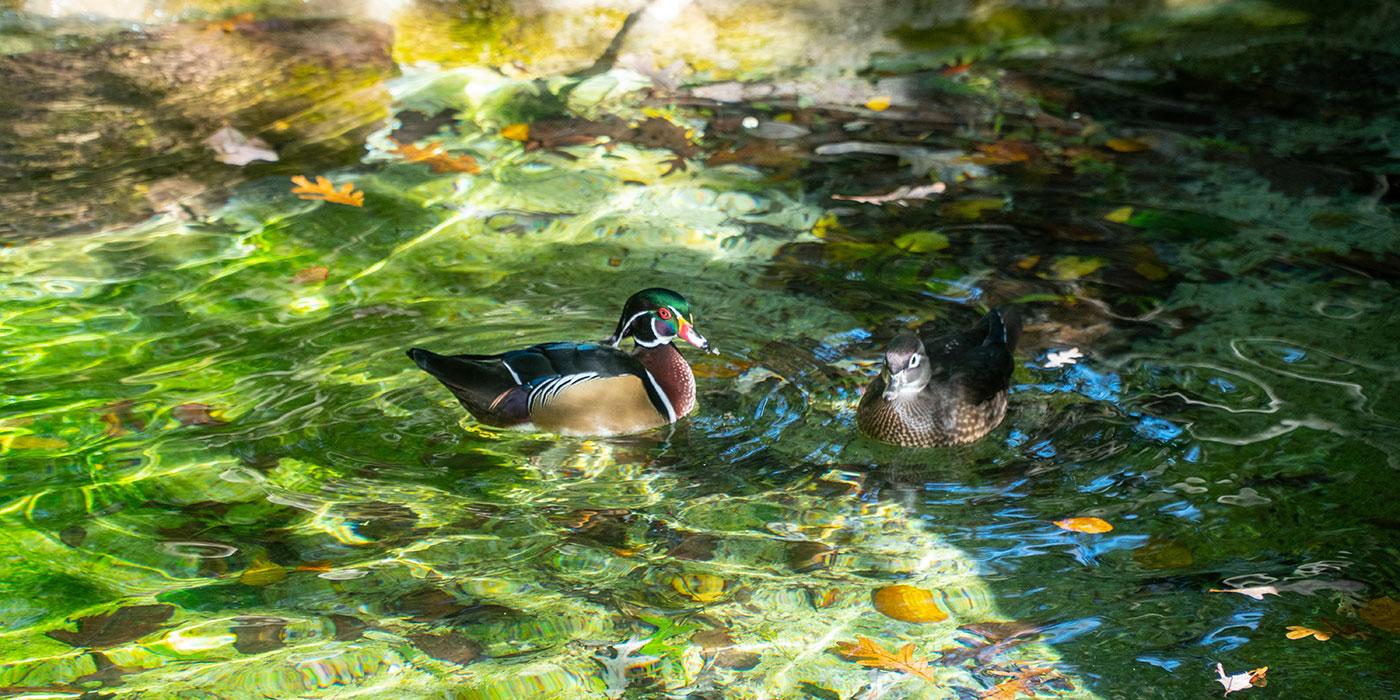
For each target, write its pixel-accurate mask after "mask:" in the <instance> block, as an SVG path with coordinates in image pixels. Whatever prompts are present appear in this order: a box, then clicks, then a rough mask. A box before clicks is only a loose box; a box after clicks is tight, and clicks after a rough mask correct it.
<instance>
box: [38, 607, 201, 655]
mask: <svg viewBox="0 0 1400 700" xmlns="http://www.w3.org/2000/svg"><path fill="white" fill-rule="evenodd" d="M174 614H175V606H173V605H163V604H156V605H132V606H128V607H125V608H117V609H116V610H113V611H112V612H108V613H102V614H100V615H92V616H89V617H84V618H79V619H78V630H77V631H76V632H73V631H69V630H49V631H48V632H47V634H48V636H49V637H51V638H53V639H57V640H58V641H60V642H63V643H64V644H67V645H69V646H74V647H87V648H92V649H105V648H107V647H113V646H117V645H118V644H125V643H127V642H130V641H133V640H136V639H140V638H141V637H144V636H146V635H148V634H150V633H152V632H154V631H156V630H158V629H160V627H161V624H163V623H164V622H166V621H167V620H169V619H170V618H171V616H173V615H174Z"/></svg>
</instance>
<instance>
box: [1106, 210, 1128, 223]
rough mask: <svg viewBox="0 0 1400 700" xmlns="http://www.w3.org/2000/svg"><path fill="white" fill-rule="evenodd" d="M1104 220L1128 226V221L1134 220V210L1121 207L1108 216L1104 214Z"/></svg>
mask: <svg viewBox="0 0 1400 700" xmlns="http://www.w3.org/2000/svg"><path fill="white" fill-rule="evenodd" d="M1103 218H1105V219H1107V220H1109V221H1112V222H1113V223H1115V224H1126V223H1128V219H1131V218H1133V208H1132V207H1119V208H1117V209H1114V210H1113V211H1111V212H1109V213H1107V214H1104V215H1103Z"/></svg>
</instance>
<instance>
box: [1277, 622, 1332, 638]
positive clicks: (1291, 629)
mask: <svg viewBox="0 0 1400 700" xmlns="http://www.w3.org/2000/svg"><path fill="white" fill-rule="evenodd" d="M1283 636H1285V637H1288V638H1289V639H1307V638H1308V637H1314V638H1316V639H1317V641H1319V642H1325V641H1327V640H1329V639H1331V638H1332V635H1330V634H1328V633H1326V632H1323V631H1322V630H1315V629H1313V628H1311V627H1302V626H1300V625H1289V626H1288V631H1287V632H1285V633H1284V635H1283Z"/></svg>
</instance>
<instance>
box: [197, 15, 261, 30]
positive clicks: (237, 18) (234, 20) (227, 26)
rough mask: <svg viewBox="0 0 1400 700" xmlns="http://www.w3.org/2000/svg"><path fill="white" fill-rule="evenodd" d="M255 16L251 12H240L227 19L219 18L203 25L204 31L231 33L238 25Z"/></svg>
mask: <svg viewBox="0 0 1400 700" xmlns="http://www.w3.org/2000/svg"><path fill="white" fill-rule="evenodd" d="M256 18H257V15H255V14H253V13H251V12H240V13H238V14H236V15H234V16H232V17H230V18H228V19H225V20H221V21H218V22H210V23H209V24H206V25H204V31H206V32H223V33H225V34H231V33H232V32H233V31H234V30H236V29H238V25H240V24H248V23H250V22H252V21H253V20H254V19H256Z"/></svg>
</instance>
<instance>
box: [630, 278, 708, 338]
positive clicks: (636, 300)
mask: <svg viewBox="0 0 1400 700" xmlns="http://www.w3.org/2000/svg"><path fill="white" fill-rule="evenodd" d="M692 321H693V317H692V316H691V313H690V303H689V302H687V301H686V300H685V297H683V296H681V295H680V294H677V293H676V292H673V291H671V290H669V289H663V288H661V287H652V288H651V289H643V290H642V291H640V292H637V293H636V294H633V295H632V296H631V298H629V299H628V300H627V303H626V304H624V305H623V307H622V316H620V317H619V318H618V319H617V330H615V331H613V334H612V335H611V336H610V337H608V339H607V340H605V341H603V342H606V343H608V344H609V345H612V346H613V347H617V344H618V343H621V342H622V339H623V338H631V339H632V340H634V341H636V343H637V344H638V345H640V346H642V347H645V348H655V347H660V346H662V345H665V344H667V343H669V342H671V341H672V340H675V339H676V338H677V337H679V338H680V339H682V340H684V341H686V342H687V343H690V344H691V345H694V346H695V347H697V348H700V349H701V350H707V351H708V350H710V343H709V341H707V340H705V336H702V335H700V333H698V332H697V331H696V330H695V326H694V325H692Z"/></svg>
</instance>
